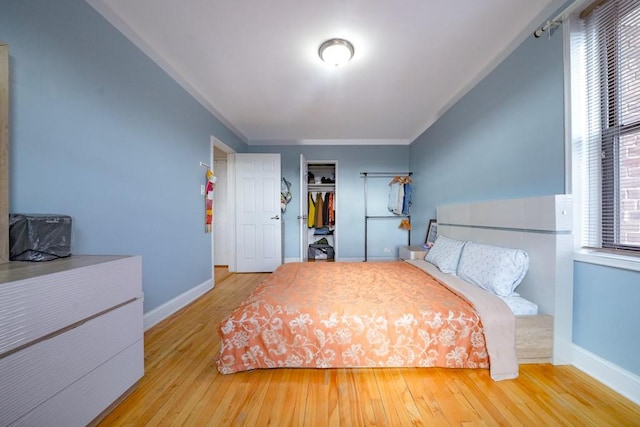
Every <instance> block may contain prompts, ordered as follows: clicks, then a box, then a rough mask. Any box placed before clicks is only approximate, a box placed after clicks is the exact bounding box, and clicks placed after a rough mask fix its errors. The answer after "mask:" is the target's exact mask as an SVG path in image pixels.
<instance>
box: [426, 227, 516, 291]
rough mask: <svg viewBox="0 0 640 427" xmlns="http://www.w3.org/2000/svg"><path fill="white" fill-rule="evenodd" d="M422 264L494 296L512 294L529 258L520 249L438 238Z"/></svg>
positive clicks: (444, 237) (443, 237)
mask: <svg viewBox="0 0 640 427" xmlns="http://www.w3.org/2000/svg"><path fill="white" fill-rule="evenodd" d="M425 261H428V262H430V263H432V264H434V265H435V266H436V267H438V268H439V269H440V271H442V272H443V273H448V274H455V275H457V276H458V277H460V278H461V279H463V280H466V281H467V282H470V283H473V284H474V285H477V286H479V287H481V288H483V289H485V290H487V291H489V292H491V293H493V294H495V295H498V296H502V297H508V296H512V295H517V294H515V292H514V291H515V289H516V287H517V286H518V285H519V284H520V283H521V282H522V279H524V276H525V275H526V274H527V271H528V270H529V255H528V254H527V253H526V252H525V251H523V250H521V249H510V248H503V247H500V246H492V245H485V244H481V243H475V242H470V241H469V242H464V241H460V240H455V239H451V238H449V237H446V236H438V238H437V239H436V241H435V243H434V245H433V247H432V248H431V249H430V250H429V252H428V253H427V255H426V257H425Z"/></svg>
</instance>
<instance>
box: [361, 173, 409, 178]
mask: <svg viewBox="0 0 640 427" xmlns="http://www.w3.org/2000/svg"><path fill="white" fill-rule="evenodd" d="M369 175H377V176H398V175H408V176H411V175H413V172H360V178H366V177H367V176H369Z"/></svg>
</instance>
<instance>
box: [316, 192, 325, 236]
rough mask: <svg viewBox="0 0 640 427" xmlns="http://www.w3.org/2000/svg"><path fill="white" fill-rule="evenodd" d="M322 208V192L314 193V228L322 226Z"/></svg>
mask: <svg viewBox="0 0 640 427" xmlns="http://www.w3.org/2000/svg"><path fill="white" fill-rule="evenodd" d="M323 212H324V209H323V201H322V193H318V194H316V221H315V226H316V228H322V226H323V225H324V219H323V218H322V213H323Z"/></svg>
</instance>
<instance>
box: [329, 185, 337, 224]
mask: <svg viewBox="0 0 640 427" xmlns="http://www.w3.org/2000/svg"><path fill="white" fill-rule="evenodd" d="M334 197H335V193H329V227H333V226H335V225H336V211H335V204H334V200H333V198H334Z"/></svg>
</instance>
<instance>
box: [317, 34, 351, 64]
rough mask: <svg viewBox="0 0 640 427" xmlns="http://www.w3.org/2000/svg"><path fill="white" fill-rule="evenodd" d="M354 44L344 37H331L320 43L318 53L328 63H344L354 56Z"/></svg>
mask: <svg viewBox="0 0 640 427" xmlns="http://www.w3.org/2000/svg"><path fill="white" fill-rule="evenodd" d="M353 52H354V50H353V45H352V44H351V43H350V42H349V41H348V40H344V39H330V40H327V41H326V42H324V43H322V44H321V45H320V49H318V55H320V58H321V59H322V60H323V61H324V62H326V63H327V64H331V65H335V66H336V67H337V66H339V65H344V64H346V63H347V62H349V61H350V60H351V58H353Z"/></svg>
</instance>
